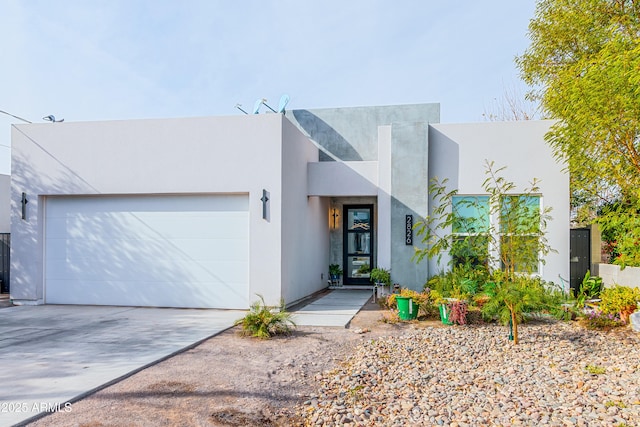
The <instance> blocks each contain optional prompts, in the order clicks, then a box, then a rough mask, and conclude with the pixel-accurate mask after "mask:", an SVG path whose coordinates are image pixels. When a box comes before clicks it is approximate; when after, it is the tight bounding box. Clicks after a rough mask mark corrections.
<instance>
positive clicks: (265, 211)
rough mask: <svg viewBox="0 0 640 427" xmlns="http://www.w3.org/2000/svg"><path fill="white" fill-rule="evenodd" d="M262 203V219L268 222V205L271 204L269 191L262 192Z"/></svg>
mask: <svg viewBox="0 0 640 427" xmlns="http://www.w3.org/2000/svg"><path fill="white" fill-rule="evenodd" d="M260 200H261V201H262V219H266V220H268V213H269V212H268V205H267V202H269V192H268V191H267V190H262V197H261V198H260Z"/></svg>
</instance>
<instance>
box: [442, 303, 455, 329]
mask: <svg viewBox="0 0 640 427" xmlns="http://www.w3.org/2000/svg"><path fill="white" fill-rule="evenodd" d="M440 320H442V324H443V325H453V322H451V321H450V320H449V308H448V307H447V304H440Z"/></svg>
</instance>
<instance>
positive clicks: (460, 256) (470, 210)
mask: <svg viewBox="0 0 640 427" xmlns="http://www.w3.org/2000/svg"><path fill="white" fill-rule="evenodd" d="M451 202H452V210H453V212H452V213H453V215H454V224H453V230H452V231H453V235H454V238H453V242H452V247H451V257H452V258H453V263H454V265H458V264H466V265H472V266H474V265H486V263H487V260H488V254H489V252H488V247H489V236H488V233H489V227H490V223H489V213H490V209H489V196H453V199H452V201H451Z"/></svg>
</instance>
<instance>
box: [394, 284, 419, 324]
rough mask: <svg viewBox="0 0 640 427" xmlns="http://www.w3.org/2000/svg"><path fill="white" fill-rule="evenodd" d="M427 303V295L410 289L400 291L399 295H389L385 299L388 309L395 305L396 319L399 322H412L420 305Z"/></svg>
mask: <svg viewBox="0 0 640 427" xmlns="http://www.w3.org/2000/svg"><path fill="white" fill-rule="evenodd" d="M428 301H429V294H428V293H419V292H416V291H414V290H412V289H406V288H405V289H401V290H400V293H399V294H391V295H389V298H388V299H387V304H388V305H389V307H393V306H394V305H397V308H398V317H400V319H401V320H413V319H416V318H417V317H418V311H419V310H420V306H421V305H426V304H427V303H428Z"/></svg>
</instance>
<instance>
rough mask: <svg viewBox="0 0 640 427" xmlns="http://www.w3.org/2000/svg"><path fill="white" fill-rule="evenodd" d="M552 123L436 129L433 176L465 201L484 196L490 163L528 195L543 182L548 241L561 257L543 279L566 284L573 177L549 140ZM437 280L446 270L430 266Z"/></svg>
mask: <svg viewBox="0 0 640 427" xmlns="http://www.w3.org/2000/svg"><path fill="white" fill-rule="evenodd" d="M551 124H552V122H550V121H517V122H486V123H472V124H434V125H432V126H431V127H430V131H429V143H430V146H429V149H430V154H429V176H430V178H433V177H438V178H439V179H444V178H446V179H448V180H449V182H448V184H449V188H450V189H457V190H458V192H459V194H462V195H466V194H468V195H477V194H484V190H483V188H482V183H483V181H484V179H485V178H486V161H493V162H495V168H499V167H503V166H506V167H507V168H506V169H505V170H504V171H503V173H502V175H503V176H504V177H505V178H506V179H507V180H508V181H511V182H513V183H514V184H515V185H516V189H515V190H514V192H516V193H517V192H518V191H523V190H524V189H525V188H528V187H529V186H530V183H531V181H532V180H533V179H534V178H538V179H540V183H539V187H540V191H541V193H542V204H543V206H544V207H551V208H552V209H553V210H552V212H551V216H552V217H553V220H552V221H550V222H549V224H548V228H547V232H548V234H547V237H548V240H549V244H550V246H551V247H552V248H553V249H555V250H556V251H557V253H551V254H549V255H548V256H547V257H546V263H545V264H544V265H543V266H542V271H541V275H542V277H543V278H544V279H545V280H548V281H553V282H555V283H557V284H560V281H559V278H558V275H561V276H562V277H563V278H568V277H569V257H568V254H569V215H570V212H569V176H568V174H567V173H565V172H563V170H562V169H563V165H560V164H558V163H557V162H556V160H555V159H554V157H553V154H552V152H551V149H550V148H549V146H548V145H547V144H546V143H545V140H544V136H545V134H546V133H547V132H548V130H549V127H550V126H551ZM430 264H431V265H430V271H431V272H432V274H434V273H437V272H438V271H441V270H442V266H437V265H436V263H435V260H432V261H431V262H430Z"/></svg>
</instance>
